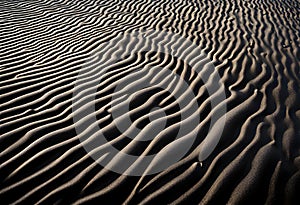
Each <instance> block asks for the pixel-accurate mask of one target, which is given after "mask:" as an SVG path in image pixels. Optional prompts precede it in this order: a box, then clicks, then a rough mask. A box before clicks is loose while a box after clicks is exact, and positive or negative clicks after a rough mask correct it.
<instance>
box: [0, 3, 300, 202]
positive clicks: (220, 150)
mask: <svg viewBox="0 0 300 205" xmlns="http://www.w3.org/2000/svg"><path fill="white" fill-rule="evenodd" d="M299 10H300V3H299V1H297V0H287V1H279V0H266V1H265V0H262V1H259V0H254V1H248V0H247V1H246V0H242V1H238V0H232V1H229V0H224V1H221V0H219V1H213V0H204V1H200V0H165V1H157V0H137V1H129V0H105V1H104V0H103V1H96V0H87V1H79V0H72V1H54V0H53V1H8V0H4V1H1V3H0V33H1V34H0V35H1V38H0V89H1V100H0V103H1V122H0V125H1V127H0V204H36V203H37V204H123V203H124V204H199V203H200V204H226V203H227V204H265V203H267V204H297V200H298V198H299V197H298V196H297V194H299V190H300V92H299V91H300V61H299V59H300V48H299V47H300V32H299V31H300V24H299V22H300V18H299ZM149 30H156V31H165V32H172V33H175V34H178V35H180V36H182V37H184V38H186V39H189V40H190V41H191V42H193V43H194V44H195V45H198V47H199V48H200V49H201V50H202V51H204V52H205V53H206V54H207V57H208V58H209V59H210V60H211V62H212V63H213V64H214V66H215V69H216V70H217V71H218V73H219V75H220V77H221V79H220V81H219V82H217V81H216V79H211V80H208V81H207V83H204V82H203V81H201V79H198V78H197V77H195V75H194V74H193V72H192V71H191V67H190V66H189V65H187V64H186V63H185V62H183V61H181V60H180V59H178V58H176V57H174V56H171V55H166V54H164V53H160V52H156V51H155V49H154V48H153V47H151V46H150V50H149V51H145V52H136V53H132V52H130V51H132V50H134V49H135V48H137V47H138V42H128V44H126V45H124V49H125V51H129V53H128V55H126V56H125V57H123V58H122V60H119V61H117V62H115V63H114V64H113V65H111V66H110V67H107V70H106V71H105V74H104V75H103V74H102V73H101V72H102V71H103V69H101V68H99V67H97V66H98V64H97V63H99V62H101V63H102V64H103V65H105V63H107V62H109V59H111V58H113V57H114V56H116V55H117V53H118V51H120V50H119V48H117V47H116V46H115V45H119V44H118V41H114V42H115V45H111V46H108V47H107V48H108V49H107V50H106V52H105V55H102V56H100V57H99V56H98V59H96V58H95V55H94V54H95V53H97V52H98V51H99V48H103V47H104V45H106V43H107V42H112V39H116V37H117V36H118V35H120V34H124V33H131V32H136V31H140V32H142V31H149ZM154 39H159V38H158V37H154ZM162 41H164V42H166V43H167V44H169V45H170V46H173V47H174V46H175V47H176V46H177V44H178V42H177V44H176V42H172V41H171V40H170V39H167V38H162ZM178 46H179V44H178ZM182 46H183V48H184V49H183V50H182V52H183V53H184V52H186V53H187V57H188V58H189V59H190V60H191V61H193V60H194V61H195V62H196V61H197V62H198V61H199V62H201V61H203V62H204V61H205V60H204V59H198V58H199V56H195V55H193V53H190V52H189V47H184V45H182ZM114 48H116V49H114ZM100 50H101V49H100ZM122 52H123V51H122ZM204 64H205V63H204ZM147 66H152V67H154V68H155V67H157V68H165V69H168V70H170V71H172V72H173V73H176V74H177V75H179V76H181V77H182V78H183V79H185V80H186V81H187V82H188V83H189V86H190V87H191V89H192V90H193V91H194V93H196V95H195V99H193V100H194V101H195V102H197V103H198V104H199V105H200V106H199V108H198V109H197V110H196V111H195V112H191V111H190V107H189V105H186V107H185V108H183V109H182V108H181V107H180V106H179V104H180V100H183V99H184V98H180V99H174V93H176V92H177V90H178V89H179V88H178V87H180V84H176V83H175V81H173V80H174V79H173V78H172V77H171V76H170V75H169V74H168V73H164V72H160V70H158V72H157V73H156V74H157V75H156V76H155V77H154V76H153V75H152V74H151V72H150V71H149V69H147ZM100 67H101V66H100ZM85 68H86V69H87V72H86V73H84V72H83V73H82V72H80V71H82V69H85ZM208 70H209V69H208ZM205 72H206V71H205ZM207 72H208V71H207ZM133 73H134V74H133ZM78 75H79V77H80V78H81V79H84V83H83V84H82V85H81V86H83V87H81V89H83V90H85V91H84V92H86V94H84V96H89V94H88V89H85V86H88V85H89V84H90V83H91V82H93V81H95V82H96V81H97V80H99V78H100V77H101V78H102V77H103V81H101V83H100V84H96V86H94V87H93V88H94V89H96V90H97V93H96V100H95V108H96V111H95V113H96V118H97V120H96V123H94V124H92V125H91V127H92V126H94V125H99V126H100V127H103V130H104V133H105V136H106V138H107V140H108V141H109V142H110V144H111V145H113V146H114V147H116V148H117V149H118V150H122V151H124V152H126V153H130V154H132V155H137V156H139V155H147V154H153V153H154V154H155V153H158V152H159V151H160V150H162V149H163V148H164V147H167V146H171V147H172V146H173V145H174V146H176V143H177V142H178V141H176V140H175V138H174V135H175V134H176V132H177V131H178V126H180V123H183V124H184V123H191V122H193V121H192V120H193V119H194V117H197V116H201V122H200V123H199V124H198V125H197V126H195V127H194V128H193V132H195V133H197V138H196V140H195V141H194V142H193V144H192V146H191V148H190V149H189V151H188V152H187V154H186V155H185V156H184V157H183V158H182V159H180V160H179V161H178V162H176V163H175V164H173V165H172V166H170V167H169V168H168V169H166V170H164V171H162V172H159V173H157V174H152V175H144V176H126V175H121V174H118V173H115V172H112V171H109V170H107V169H104V168H103V167H102V166H101V165H100V164H99V163H97V162H96V161H94V160H93V158H92V157H91V156H90V155H89V154H88V153H87V152H86V150H85V149H84V148H83V144H84V143H87V144H88V143H91V144H93V140H92V137H93V135H91V136H92V137H91V140H90V139H81V138H80V137H82V136H81V135H80V134H78V132H76V129H75V126H76V125H77V124H80V123H82V124H84V123H89V120H88V119H89V118H88V117H86V118H83V119H82V120H81V121H79V122H74V116H75V115H76V114H78V113H80V112H84V110H85V109H87V108H88V106H89V104H88V103H86V102H88V101H87V100H88V99H89V97H86V98H84V96H83V97H82V98H78V102H79V104H80V105H81V106H80V109H79V111H78V113H76V112H73V110H72V108H73V104H72V102H74V92H76V91H75V89H76V88H75V84H76V79H78ZM130 75H134V76H135V77H136V78H137V79H138V78H140V79H143V80H145V79H153V80H154V81H155V84H156V85H164V86H166V87H168V86H169V87H170V88H172V87H173V88H174V89H173V93H172V92H171V93H170V92H166V91H165V90H164V89H159V88H158V87H157V86H149V87H148V88H145V89H142V90H141V91H140V92H137V93H135V94H134V95H132V98H131V104H130V111H129V112H128V114H129V116H130V118H131V120H132V121H134V122H135V123H136V124H135V126H137V127H139V128H140V129H143V132H142V135H143V134H144V135H148V134H149V133H151V126H152V125H153V124H154V125H155V123H154V122H158V124H159V123H160V122H161V121H159V118H160V119H164V120H165V121H166V128H165V129H164V131H163V132H162V133H160V134H157V136H156V137H155V138H154V139H153V140H147V141H134V140H132V139H130V138H128V137H126V136H125V135H126V134H128V133H130V132H132V128H129V129H128V130H127V133H126V132H125V133H122V132H120V131H119V130H118V129H117V127H116V125H115V121H114V119H112V118H111V115H110V114H109V112H110V109H109V108H110V107H111V105H112V103H111V99H112V93H113V91H114V89H115V88H116V86H117V85H116V84H117V83H118V82H126V80H128V79H130ZM204 84H205V85H204ZM215 84H223V85H224V87H223V88H224V92H225V94H226V99H224V100H222V101H221V102H219V104H220V106H222V105H224V104H226V106H227V115H226V124H225V127H224V130H223V132H222V135H221V138H220V141H219V143H218V145H217V147H216V148H215V149H214V151H213V152H212V153H211V155H209V156H208V157H207V158H205V160H204V161H203V162H199V159H198V156H199V153H200V152H201V150H203V149H205V148H203V146H201V142H203V140H204V139H205V136H206V135H207V134H208V132H209V126H210V122H211V120H212V115H213V113H216V112H218V109H219V108H218V107H212V106H211V102H212V101H213V100H214V99H219V97H220V95H221V92H220V89H215V90H214V93H209V94H208V92H207V89H206V88H207V87H206V86H214V85H215ZM134 86H135V84H130V83H129V89H130V88H133V87H134ZM84 92H83V93H84ZM184 93H185V92H182V93H181V95H182V96H183V97H184V96H185V94H184ZM121 94H122V93H121ZM121 94H120V96H119V98H118V99H117V100H116V101H115V102H116V103H115V104H114V105H116V106H121V105H122V103H124V102H125V100H126V96H125V97H124V96H123V97H122V95H121ZM157 105H159V106H160V107H162V108H163V109H164V111H165V113H164V114H165V115H163V116H161V115H158V114H159V113H158V112H157V111H155V110H152V108H153V107H155V106H157ZM184 112H187V113H189V112H191V113H190V116H191V117H190V118H189V119H186V120H183V119H181V117H180V116H181V115H182V113H184ZM155 113H156V114H157V113H158V114H157V116H158V117H157V116H156V115H155ZM155 116H156V117H155ZM222 117H224V116H219V118H220V119H219V120H221V119H223V118H222ZM149 118H150V120H149ZM154 118H155V119H154ZM151 119H152V121H151ZM153 119H154V121H153ZM155 120H156V121H155ZM189 120H190V121H189ZM150 121H151V122H150ZM218 122H220V121H217V122H216V126H215V127H213V128H212V130H213V131H215V130H217V129H218ZM147 126H148V127H147ZM91 127H90V128H91ZM90 130H91V129H86V132H87V133H89V132H90ZM190 131H191V132H192V130H190ZM138 137H141V138H142V137H143V136H138ZM188 137H189V133H184V134H183V137H182V141H184V140H185V139H188ZM81 142H82V143H81ZM104 146H105V145H104ZM96 151H97V150H96ZM100 154H101V152H100ZM163 154H164V152H163ZM112 161H113V162H114V163H118V159H116V160H115V161H114V160H112Z"/></svg>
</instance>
